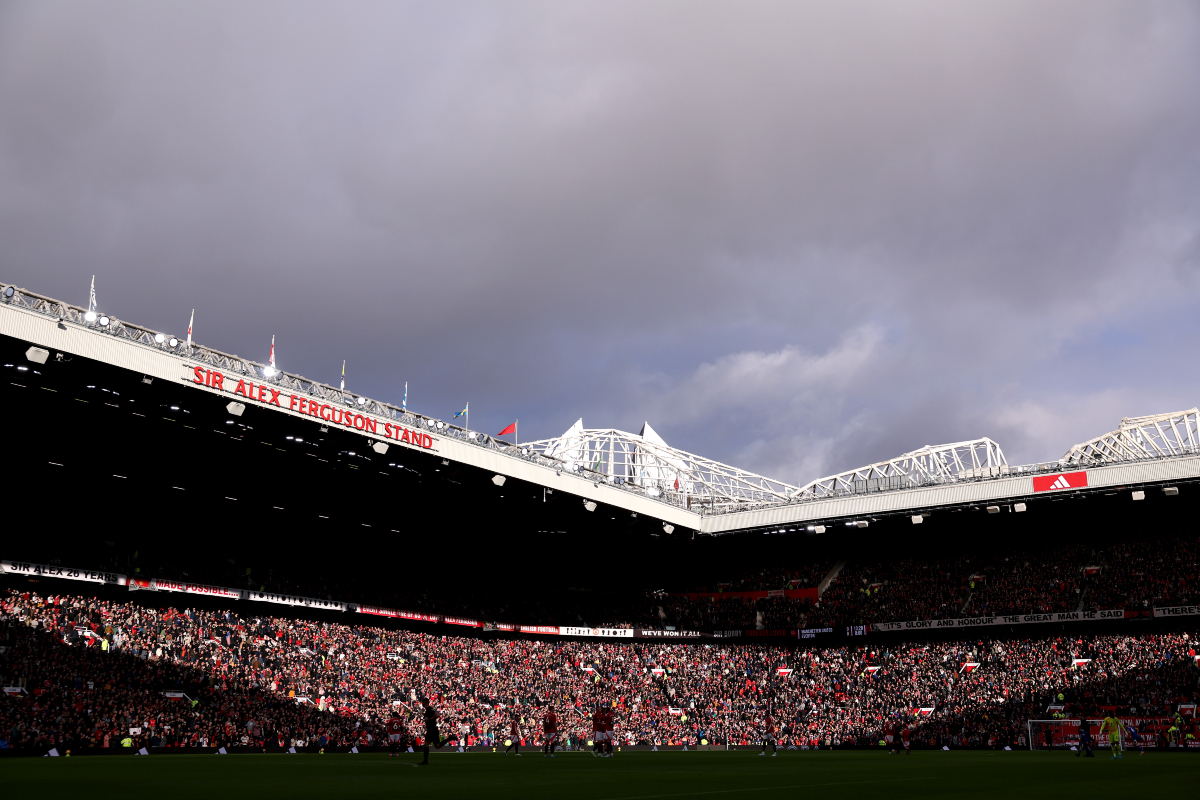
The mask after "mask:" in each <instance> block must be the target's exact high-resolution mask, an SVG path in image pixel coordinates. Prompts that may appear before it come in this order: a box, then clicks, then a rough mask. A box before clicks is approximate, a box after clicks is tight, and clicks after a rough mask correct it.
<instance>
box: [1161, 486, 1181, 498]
mask: <svg viewBox="0 0 1200 800" xmlns="http://www.w3.org/2000/svg"><path fill="white" fill-rule="evenodd" d="M1163 494H1165V495H1166V496H1167V497H1174V496H1175V495H1177V494H1179V487H1178V486H1164V487H1163Z"/></svg>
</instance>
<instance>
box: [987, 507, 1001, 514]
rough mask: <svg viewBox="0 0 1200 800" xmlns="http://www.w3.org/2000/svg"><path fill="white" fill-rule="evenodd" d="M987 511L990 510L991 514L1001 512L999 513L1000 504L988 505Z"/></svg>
mask: <svg viewBox="0 0 1200 800" xmlns="http://www.w3.org/2000/svg"><path fill="white" fill-rule="evenodd" d="M987 512H988V513H989V514H999V513H1000V506H988V507H987Z"/></svg>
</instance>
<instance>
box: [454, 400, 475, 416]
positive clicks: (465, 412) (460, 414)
mask: <svg viewBox="0 0 1200 800" xmlns="http://www.w3.org/2000/svg"><path fill="white" fill-rule="evenodd" d="M470 407H471V404H470V403H467V404H466V405H465V406H463V410H462V411H459V412H458V413H457V414H455V415H454V416H453V417H451V419H458V418H459V417H465V416H466V415H467V409H468V408H470Z"/></svg>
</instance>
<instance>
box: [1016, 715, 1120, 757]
mask: <svg viewBox="0 0 1200 800" xmlns="http://www.w3.org/2000/svg"><path fill="white" fill-rule="evenodd" d="M1081 724H1082V725H1087V726H1088V729H1089V730H1090V731H1091V734H1092V749H1093V750H1107V749H1108V746H1109V745H1108V734H1107V733H1106V734H1104V736H1101V735H1100V726H1101V725H1103V724H1104V720H1102V719H1087V720H1080V719H1031V720H1026V721H1025V739H1026V741H1027V742H1028V744H1029V749H1030V750H1045V749H1047V745H1046V732H1047V731H1049V733H1050V744H1049V749H1051V750H1076V749H1078V748H1079V726H1080V725H1081ZM1121 749H1122V750H1124V749H1125V737H1124V736H1122V737H1121Z"/></svg>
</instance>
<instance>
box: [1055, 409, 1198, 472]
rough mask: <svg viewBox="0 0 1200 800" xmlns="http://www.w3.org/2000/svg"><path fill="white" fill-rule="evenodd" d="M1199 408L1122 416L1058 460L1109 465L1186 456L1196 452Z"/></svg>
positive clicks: (1071, 462) (1070, 462)
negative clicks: (1110, 427)
mask: <svg viewBox="0 0 1200 800" xmlns="http://www.w3.org/2000/svg"><path fill="white" fill-rule="evenodd" d="M1198 416H1200V409H1195V408H1189V409H1188V410H1187V411H1175V412H1173V413H1170V414H1153V415H1151V416H1148V417H1125V418H1124V419H1122V420H1121V424H1120V426H1118V428H1117V429H1116V430H1115V431H1109V432H1108V433H1106V434H1104V435H1103V436H1097V437H1096V438H1095V439H1089V440H1088V441H1086V442H1083V443H1082V444H1077V445H1075V446H1074V447H1072V448H1071V449H1070V450H1068V451H1067V454H1066V455H1064V456H1063V457H1062V459H1061V460H1062V461H1063V462H1064V463H1068V464H1081V465H1087V464H1112V463H1115V462H1117V461H1135V460H1140V459H1146V458H1163V457H1166V456H1179V455H1188V454H1193V453H1197V452H1200V428H1198V424H1197V422H1198V421H1197V417H1198Z"/></svg>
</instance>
